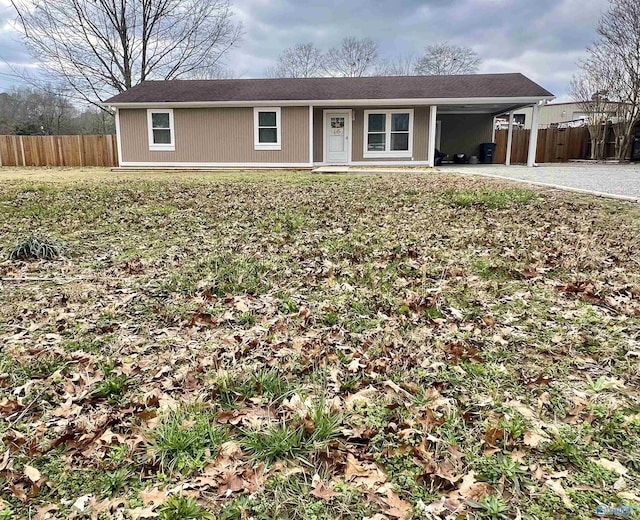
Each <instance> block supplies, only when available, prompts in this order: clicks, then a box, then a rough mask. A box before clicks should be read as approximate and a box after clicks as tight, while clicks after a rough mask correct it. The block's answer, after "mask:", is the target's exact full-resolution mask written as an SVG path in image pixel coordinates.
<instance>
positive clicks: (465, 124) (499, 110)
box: [429, 98, 539, 166]
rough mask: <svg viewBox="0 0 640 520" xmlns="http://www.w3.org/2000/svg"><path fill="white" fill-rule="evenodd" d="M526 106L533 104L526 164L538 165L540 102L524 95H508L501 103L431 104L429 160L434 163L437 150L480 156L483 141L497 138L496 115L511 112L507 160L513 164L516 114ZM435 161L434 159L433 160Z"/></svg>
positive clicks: (507, 162)
mask: <svg viewBox="0 0 640 520" xmlns="http://www.w3.org/2000/svg"><path fill="white" fill-rule="evenodd" d="M524 107H532V119H531V137H530V139H529V148H528V154H527V166H534V165H535V156H536V147H537V144H538V107H539V103H537V102H536V103H533V104H532V103H531V101H530V100H525V99H517V98H512V99H506V100H505V101H504V102H500V103H496V102H493V103H487V102H482V100H479V101H478V102H476V103H474V102H472V101H471V100H469V101H468V102H465V103H464V104H443V105H437V106H432V107H431V111H430V126H431V128H430V131H429V136H430V137H431V139H430V142H429V150H430V154H429V160H430V166H434V165H435V150H436V149H437V150H439V151H441V152H445V153H447V154H448V155H449V156H451V155H452V154H457V153H464V154H465V155H467V157H471V156H474V155H475V156H478V155H479V146H480V144H481V143H488V142H493V141H494V118H495V116H497V115H500V114H504V113H508V114H509V128H508V133H507V135H508V137H507V155H506V160H505V163H504V164H506V165H510V164H511V142H512V140H513V114H514V112H515V111H516V110H520V109H522V108H524ZM431 161H433V162H431Z"/></svg>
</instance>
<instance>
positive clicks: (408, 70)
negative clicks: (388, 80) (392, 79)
mask: <svg viewBox="0 0 640 520" xmlns="http://www.w3.org/2000/svg"><path fill="white" fill-rule="evenodd" d="M416 62H417V58H416V55H415V54H413V53H410V54H407V55H405V56H399V57H398V58H394V59H388V60H382V61H380V62H379V63H378V64H377V65H376V68H375V75H376V76H411V75H412V74H414V73H415V68H416Z"/></svg>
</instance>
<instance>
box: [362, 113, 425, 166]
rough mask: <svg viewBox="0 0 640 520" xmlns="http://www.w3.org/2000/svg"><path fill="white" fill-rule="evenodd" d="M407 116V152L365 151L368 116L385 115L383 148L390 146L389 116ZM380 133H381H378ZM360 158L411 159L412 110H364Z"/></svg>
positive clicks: (367, 135)
mask: <svg viewBox="0 0 640 520" xmlns="http://www.w3.org/2000/svg"><path fill="white" fill-rule="evenodd" d="M407 113H408V114H409V149H408V150H398V151H392V150H384V151H371V150H367V141H368V138H369V114H385V132H384V133H385V142H384V146H385V148H388V147H390V146H391V116H392V114H407ZM379 133H382V132H379ZM362 157H364V158H369V157H413V108H405V109H395V110H365V111H364V138H363V143H362Z"/></svg>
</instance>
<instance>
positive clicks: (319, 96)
mask: <svg viewBox="0 0 640 520" xmlns="http://www.w3.org/2000/svg"><path fill="white" fill-rule="evenodd" d="M549 96H553V94H551V93H550V92H549V91H547V90H545V89H544V88H542V87H541V86H540V85H538V84H537V83H534V82H533V81H531V80H530V79H529V78H527V77H526V76H523V75H522V74H468V75H461V76H385V77H366V78H278V79H223V80H170V81H144V82H142V83H141V84H139V85H137V86H135V87H133V88H131V89H129V90H127V91H126V92H123V93H122V94H118V95H117V96H114V97H112V98H111V99H108V100H107V101H106V102H105V104H107V105H109V104H117V103H162V102H166V103H185V102H186V103H188V102H196V103H197V102H208V101H209V102H210V101H238V102H248V101H249V102H250V101H307V100H313V101H315V100H318V101H321V100H335V99H425V98H426V99H428V98H432V99H433V98H489V97H496V98H499V97H531V98H536V97H538V98H543V97H549Z"/></svg>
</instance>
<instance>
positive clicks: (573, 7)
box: [0, 0, 607, 100]
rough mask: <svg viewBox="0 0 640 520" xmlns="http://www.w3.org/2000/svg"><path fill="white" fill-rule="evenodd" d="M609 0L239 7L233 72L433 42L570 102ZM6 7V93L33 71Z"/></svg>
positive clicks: (276, 2)
mask: <svg viewBox="0 0 640 520" xmlns="http://www.w3.org/2000/svg"><path fill="white" fill-rule="evenodd" d="M606 5H607V0H421V1H420V0H415V1H413V0H386V1H382V0H349V1H345V0H323V1H322V2H319V1H309V2H306V1H303V0H235V1H234V10H235V12H236V19H237V20H238V21H241V22H242V23H243V25H244V30H245V36H244V40H243V41H242V43H240V45H239V47H238V48H237V49H235V50H234V51H233V52H232V54H231V55H230V56H229V60H228V65H229V67H230V68H232V69H233V70H234V71H235V72H236V73H240V74H242V76H243V77H261V76H262V75H263V74H264V71H265V69H266V68H267V67H269V66H270V65H272V64H273V62H274V60H275V59H276V58H277V56H278V54H279V53H280V52H281V51H282V50H283V49H285V48H287V47H289V46H291V45H294V44H295V43H297V42H301V41H304V42H306V41H312V42H314V43H316V44H317V45H318V46H319V47H321V48H323V49H326V48H329V47H331V46H332V45H335V44H336V43H337V42H339V41H340V39H342V38H344V37H345V36H355V37H358V38H362V37H369V38H372V39H373V40H375V41H376V42H377V43H378V45H379V49H380V53H381V55H382V57H384V58H392V57H393V56H398V55H406V54H408V53H411V52H416V53H419V52H420V50H421V49H422V48H423V47H424V46H425V45H428V44H430V43H437V42H442V41H450V42H453V43H456V44H461V45H467V46H470V47H472V48H473V49H474V50H475V51H476V52H478V53H479V54H480V56H481V57H482V58H483V63H482V66H481V69H480V72H522V73H524V74H525V75H527V76H529V77H530V78H531V79H533V80H535V81H537V82H538V83H540V84H541V85H542V86H544V87H545V88H547V89H548V90H550V91H551V92H553V93H554V94H556V96H558V98H559V100H566V99H567V98H566V90H567V84H568V82H569V80H570V79H571V75H572V74H573V73H574V72H575V71H576V62H577V61H578V60H579V59H580V58H581V57H582V56H583V55H584V51H585V47H586V46H587V45H589V44H590V43H591V41H592V40H593V37H594V28H595V25H596V23H597V21H598V18H599V17H600V14H601V12H602V11H603V10H604V9H605V8H606ZM14 20H15V14H14V13H13V11H12V9H11V7H10V4H9V2H8V0H0V58H1V59H0V91H2V90H4V89H6V88H9V87H10V86H11V85H12V84H16V81H17V80H16V79H15V78H13V77H12V76H11V75H8V74H10V71H9V70H8V69H7V67H6V65H5V63H4V62H5V61H6V62H10V63H12V64H13V65H14V66H17V67H19V68H21V67H24V66H27V65H33V64H32V63H31V60H30V57H29V55H28V53H27V52H26V51H25V48H24V46H23V45H22V44H21V43H20V41H19V39H18V36H17V34H16V32H15V31H14V30H13V29H12V27H11V24H12V22H13V21H14Z"/></svg>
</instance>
